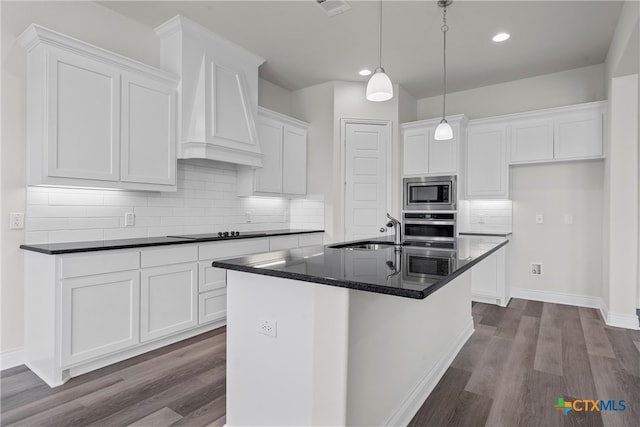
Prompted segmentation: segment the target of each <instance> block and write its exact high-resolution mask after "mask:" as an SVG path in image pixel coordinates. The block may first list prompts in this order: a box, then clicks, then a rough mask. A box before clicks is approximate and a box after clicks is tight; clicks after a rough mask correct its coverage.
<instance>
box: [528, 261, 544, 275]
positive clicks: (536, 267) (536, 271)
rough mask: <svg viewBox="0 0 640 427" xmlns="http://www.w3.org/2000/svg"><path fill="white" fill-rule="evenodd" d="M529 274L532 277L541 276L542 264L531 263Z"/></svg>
mask: <svg viewBox="0 0 640 427" xmlns="http://www.w3.org/2000/svg"><path fill="white" fill-rule="evenodd" d="M530 272H531V275H532V276H542V263H541V262H532V263H531V270H530Z"/></svg>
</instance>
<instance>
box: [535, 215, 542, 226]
mask: <svg viewBox="0 0 640 427" xmlns="http://www.w3.org/2000/svg"><path fill="white" fill-rule="evenodd" d="M543 223H544V216H543V215H542V214H537V215H536V224H543Z"/></svg>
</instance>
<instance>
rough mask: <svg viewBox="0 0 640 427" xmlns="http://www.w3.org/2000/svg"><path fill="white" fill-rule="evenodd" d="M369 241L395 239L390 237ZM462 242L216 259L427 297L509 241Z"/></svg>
mask: <svg viewBox="0 0 640 427" xmlns="http://www.w3.org/2000/svg"><path fill="white" fill-rule="evenodd" d="M368 240H369V241H371V240H376V241H392V240H389V238H388V237H381V238H378V239H368ZM456 240H457V241H456V249H454V250H444V249H434V248H428V247H421V246H402V247H401V250H398V251H397V250H396V248H395V247H394V246H389V247H386V248H384V249H379V250H348V249H336V248H332V247H331V246H333V245H325V246H311V247H307V248H300V249H291V250H286V251H278V252H270V253H264V254H256V255H249V256H246V257H241V258H234V259H227V260H216V261H214V262H213V263H212V266H213V267H219V268H226V269H229V270H237V271H244V272H248V273H255V274H262V275H266V276H275V277H282V278H285V279H293V280H301V281H305V282H313V283H320V284H325V285H330V286H339V287H343V288H350V289H357V290H361V291H369V292H376V293H382V294H388V295H396V296H401V297H407V298H415V299H423V298H426V297H427V296H429V295H430V294H432V293H433V292H435V291H437V290H438V289H440V288H441V287H443V286H444V285H446V284H447V283H449V282H450V281H451V280H453V279H454V278H456V277H458V276H459V275H460V274H462V273H463V272H465V271H467V270H469V269H470V268H471V267H473V266H474V265H476V264H477V263H478V262H480V261H482V260H483V259H485V258H486V257H488V256H489V255H491V254H492V253H494V252H496V251H497V250H498V249H500V248H501V247H503V246H505V245H506V244H507V243H508V242H509V241H508V240H507V239H506V238H502V237H495V236H494V237H486V236H485V237H482V236H464V237H459V238H458V239H456ZM436 266H437V267H436ZM421 272H428V273H429V274H421Z"/></svg>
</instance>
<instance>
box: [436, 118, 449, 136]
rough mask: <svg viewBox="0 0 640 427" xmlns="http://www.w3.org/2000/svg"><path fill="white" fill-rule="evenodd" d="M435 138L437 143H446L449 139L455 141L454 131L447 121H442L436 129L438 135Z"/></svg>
mask: <svg viewBox="0 0 640 427" xmlns="http://www.w3.org/2000/svg"><path fill="white" fill-rule="evenodd" d="M434 138H435V139H436V140H437V141H445V140H447V139H453V129H451V125H450V124H449V123H447V121H446V120H444V119H442V121H441V122H440V124H439V125H438V127H437V128H436V134H435V136H434Z"/></svg>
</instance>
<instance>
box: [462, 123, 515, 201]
mask: <svg viewBox="0 0 640 427" xmlns="http://www.w3.org/2000/svg"><path fill="white" fill-rule="evenodd" d="M506 140H507V127H506V126H502V125H478V126H473V127H472V126H469V129H468V133H467V176H466V183H467V185H466V192H467V197H468V198H496V199H504V198H508V179H509V169H508V165H507V159H506V156H507V150H506Z"/></svg>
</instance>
